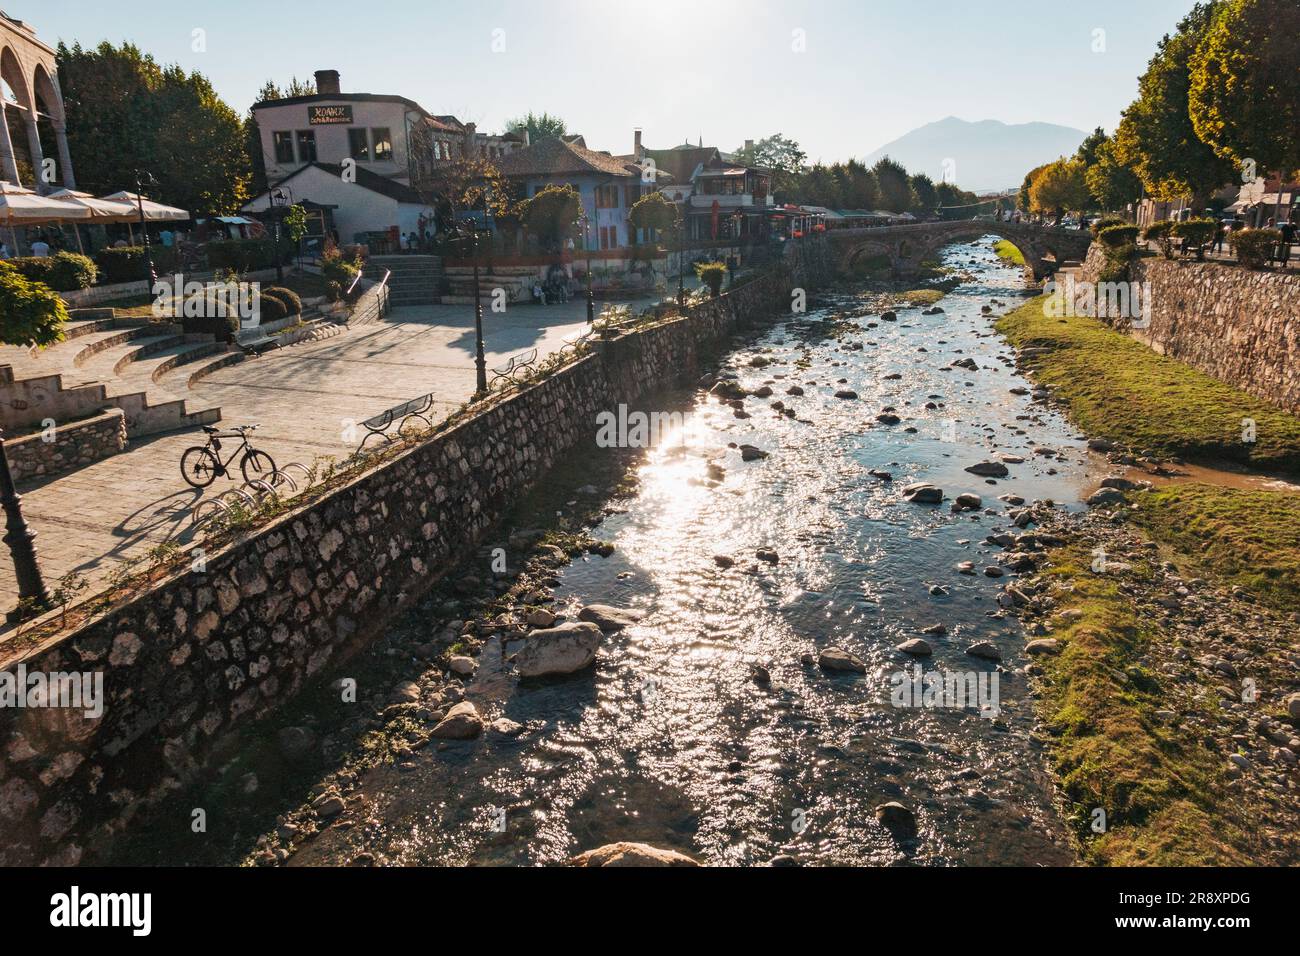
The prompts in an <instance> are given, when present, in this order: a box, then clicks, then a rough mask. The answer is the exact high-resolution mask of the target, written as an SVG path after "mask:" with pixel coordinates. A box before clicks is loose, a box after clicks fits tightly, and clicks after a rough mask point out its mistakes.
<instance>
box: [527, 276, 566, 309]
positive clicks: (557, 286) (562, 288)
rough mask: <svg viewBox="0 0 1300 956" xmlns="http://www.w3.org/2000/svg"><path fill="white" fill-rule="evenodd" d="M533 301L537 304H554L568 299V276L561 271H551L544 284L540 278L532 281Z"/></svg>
mask: <svg viewBox="0 0 1300 956" xmlns="http://www.w3.org/2000/svg"><path fill="white" fill-rule="evenodd" d="M533 301H534V302H535V303H537V304H538V305H554V304H555V303H557V302H568V301H569V277H568V276H566V275H565V274H564V273H563V272H560V273H559V274H558V275H557V274H556V273H554V272H553V273H551V274H550V275H548V276H547V277H546V282H545V284H543V283H542V281H541V280H540V279H536V280H534V281H533Z"/></svg>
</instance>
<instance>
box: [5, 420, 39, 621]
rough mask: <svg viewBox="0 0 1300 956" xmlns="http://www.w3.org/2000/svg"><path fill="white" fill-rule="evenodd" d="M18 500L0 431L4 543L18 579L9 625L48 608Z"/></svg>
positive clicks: (31, 535) (31, 534) (30, 534)
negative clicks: (15, 601)
mask: <svg viewBox="0 0 1300 956" xmlns="http://www.w3.org/2000/svg"><path fill="white" fill-rule="evenodd" d="M21 502H22V498H20V497H19V495H18V491H17V490H16V489H15V488H14V477H13V474H12V473H11V472H10V471H9V456H8V455H7V454H6V453H5V442H4V431H3V430H0V505H3V507H4V512H5V535H4V543H5V544H6V545H8V546H9V553H10V554H11V555H13V559H14V575H15V576H16V577H17V578H18V606H17V607H16V608H14V609H13V610H12V611H10V612H9V613H8V614H6V615H5V617H6V619H7V620H8V621H9V623H11V624H13V623H17V622H18V621H21V620H23V619H24V618H25V617H27V616H28V614H29V613H30V612H32V611H43V610H45V609H46V608H48V607H49V606H50V595H49V592H48V591H46V589H45V579H44V578H43V577H41V566H40V564H39V563H38V562H37V560H36V545H35V544H34V543H33V542H34V541H35V538H36V532H35V531H33V530H32V529H31V528H30V527H29V526H28V524H27V522H26V521H25V520H23V509H22V503H21Z"/></svg>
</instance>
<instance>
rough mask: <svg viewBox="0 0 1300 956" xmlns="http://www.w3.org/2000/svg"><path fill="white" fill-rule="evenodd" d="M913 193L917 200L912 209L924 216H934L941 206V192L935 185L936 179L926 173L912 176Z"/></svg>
mask: <svg viewBox="0 0 1300 956" xmlns="http://www.w3.org/2000/svg"><path fill="white" fill-rule="evenodd" d="M911 183H912V195H913V196H914V197H915V202H914V204H913V206H912V211H913V212H915V213H918V214H920V215H923V216H933V215H934V214H935V210H937V209H938V208H939V193H938V190H936V189H935V187H934V180H933V179H931V178H930V177H929V176H927V175H926V174H925V173H916V174H915V175H913V176H912V180H911Z"/></svg>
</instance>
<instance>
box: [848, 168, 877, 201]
mask: <svg viewBox="0 0 1300 956" xmlns="http://www.w3.org/2000/svg"><path fill="white" fill-rule="evenodd" d="M844 171H845V176H846V180H847V181H846V183H845V187H844V188H845V195H844V208H845V209H875V208H876V207H877V206H878V205H880V190H879V189H878V188H877V187H876V174H875V173H873V172H872V171H871V170H869V169H867V167H866V166H865V165H863V164H862V163H861V162H859V161H858V160H856V159H850V160H849V161H848V162H847V163H845V164H844Z"/></svg>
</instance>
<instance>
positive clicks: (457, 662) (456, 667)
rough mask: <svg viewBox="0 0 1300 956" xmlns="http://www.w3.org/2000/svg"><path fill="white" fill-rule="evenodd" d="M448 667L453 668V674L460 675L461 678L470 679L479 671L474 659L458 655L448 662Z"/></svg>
mask: <svg viewBox="0 0 1300 956" xmlns="http://www.w3.org/2000/svg"><path fill="white" fill-rule="evenodd" d="M447 666H448V667H450V668H451V672H452V673H453V674H459V675H460V676H461V677H469V676H470V675H471V674H473V673H474V671H476V670H478V664H476V663H475V662H474V658H472V657H466V656H465V655H464V654H457V655H456V656H455V657H453V658H452V659H451V660H450V661H448V662H447Z"/></svg>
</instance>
